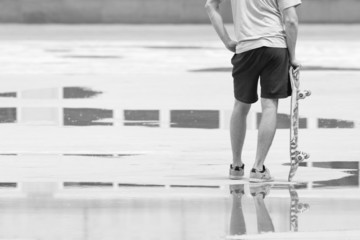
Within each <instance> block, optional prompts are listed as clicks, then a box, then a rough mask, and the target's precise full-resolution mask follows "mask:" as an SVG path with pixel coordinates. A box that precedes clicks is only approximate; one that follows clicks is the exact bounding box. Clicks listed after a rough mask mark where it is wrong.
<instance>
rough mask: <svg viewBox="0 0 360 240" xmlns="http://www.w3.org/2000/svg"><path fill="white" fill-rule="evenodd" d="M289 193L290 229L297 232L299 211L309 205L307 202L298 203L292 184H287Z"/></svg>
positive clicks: (301, 211)
mask: <svg viewBox="0 0 360 240" xmlns="http://www.w3.org/2000/svg"><path fill="white" fill-rule="evenodd" d="M289 193H290V231H291V232H297V231H298V230H299V219H298V218H299V217H298V214H299V213H303V212H306V211H307V210H309V208H310V206H309V204H307V203H300V201H299V195H298V194H297V192H296V189H295V187H294V186H292V185H289Z"/></svg>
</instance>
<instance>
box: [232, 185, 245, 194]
mask: <svg viewBox="0 0 360 240" xmlns="http://www.w3.org/2000/svg"><path fill="white" fill-rule="evenodd" d="M229 188H230V194H232V195H233V196H239V197H241V196H242V195H244V194H245V191H244V184H236V185H230V186H229Z"/></svg>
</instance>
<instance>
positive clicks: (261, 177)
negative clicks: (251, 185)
mask: <svg viewBox="0 0 360 240" xmlns="http://www.w3.org/2000/svg"><path fill="white" fill-rule="evenodd" d="M272 181H274V179H273V178H272V177H271V175H270V171H269V169H267V168H266V167H265V166H263V170H262V171H259V170H257V169H255V168H253V169H251V172H250V182H272Z"/></svg>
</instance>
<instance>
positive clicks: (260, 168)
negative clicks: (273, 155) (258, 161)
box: [252, 165, 265, 173]
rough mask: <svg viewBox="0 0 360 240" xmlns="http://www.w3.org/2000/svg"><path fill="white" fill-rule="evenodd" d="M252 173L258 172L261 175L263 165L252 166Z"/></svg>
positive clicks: (263, 169) (263, 168)
mask: <svg viewBox="0 0 360 240" xmlns="http://www.w3.org/2000/svg"><path fill="white" fill-rule="evenodd" d="M252 171H258V172H261V173H263V172H265V166H264V165H262V166H256V165H254V166H253V168H252Z"/></svg>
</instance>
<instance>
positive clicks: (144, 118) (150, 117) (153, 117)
mask: <svg viewBox="0 0 360 240" xmlns="http://www.w3.org/2000/svg"><path fill="white" fill-rule="evenodd" d="M124 120H125V122H124V125H125V126H145V127H159V126H160V123H159V121H160V111H159V110H124Z"/></svg>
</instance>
